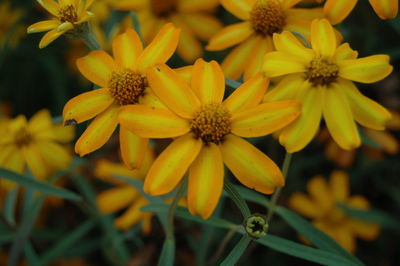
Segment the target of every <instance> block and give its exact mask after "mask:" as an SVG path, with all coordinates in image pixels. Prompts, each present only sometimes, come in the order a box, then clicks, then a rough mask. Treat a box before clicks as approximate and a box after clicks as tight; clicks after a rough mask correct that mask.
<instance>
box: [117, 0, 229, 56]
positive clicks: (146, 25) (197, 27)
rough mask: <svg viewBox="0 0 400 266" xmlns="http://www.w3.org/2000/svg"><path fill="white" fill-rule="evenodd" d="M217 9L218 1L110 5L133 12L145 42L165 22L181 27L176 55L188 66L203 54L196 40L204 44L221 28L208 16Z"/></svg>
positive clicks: (145, 1) (167, 0)
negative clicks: (136, 16) (135, 14)
mask: <svg viewBox="0 0 400 266" xmlns="http://www.w3.org/2000/svg"><path fill="white" fill-rule="evenodd" d="M217 6H218V0H203V1H188V0H143V1H137V0H119V1H115V4H114V7H115V8H116V9H121V10H133V11H135V12H136V13H137V15H138V19H139V22H140V25H141V29H142V34H143V39H144V41H145V43H149V42H150V41H151V40H152V39H153V37H154V35H155V33H156V32H157V31H158V30H159V29H160V28H161V27H162V26H163V25H164V24H165V23H167V22H172V23H173V24H174V25H175V26H176V27H178V28H181V29H182V32H181V38H180V41H179V44H178V48H177V53H178V54H179V55H180V57H182V59H183V60H185V61H187V62H190V63H192V62H193V61H194V60H195V59H197V58H199V57H201V56H202V55H203V48H202V45H201V42H200V40H202V41H208V39H209V38H210V37H211V36H212V35H213V34H214V33H216V32H217V31H218V30H220V29H221V28H222V25H221V23H220V22H219V21H218V20H217V19H216V18H215V16H213V15H212V10H214V9H215V8H216V7H217Z"/></svg>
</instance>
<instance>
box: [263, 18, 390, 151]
mask: <svg viewBox="0 0 400 266" xmlns="http://www.w3.org/2000/svg"><path fill="white" fill-rule="evenodd" d="M274 45H275V47H276V49H277V51H275V52H270V53H267V54H266V55H265V58H264V60H265V61H264V66H263V70H264V72H265V74H266V76H267V77H278V76H283V78H282V80H281V81H280V82H279V83H278V84H277V86H276V87H275V88H274V89H273V90H271V91H270V92H268V93H267V94H266V98H265V100H266V101H276V100H282V99H298V100H299V101H300V102H301V103H302V112H301V115H300V117H299V119H297V120H296V121H295V122H294V123H293V124H291V125H290V126H289V127H287V128H285V129H284V130H283V131H282V133H281V134H280V136H279V141H280V143H281V144H282V145H284V146H285V147H286V149H287V151H288V152H296V151H299V150H301V149H302V148H304V147H305V146H306V145H307V144H308V143H309V142H310V141H311V140H312V139H313V137H314V136H315V134H316V133H317V131H318V129H319V124H320V120H321V117H322V116H323V118H324V120H325V123H326V125H327V127H328V129H329V132H330V133H331V135H332V137H333V139H334V140H335V141H336V142H337V143H338V144H339V146H341V147H342V148H343V149H347V150H348V149H352V148H356V147H358V146H359V145H360V137H359V134H358V131H357V127H356V123H355V121H357V122H358V123H359V124H361V125H362V126H365V127H369V128H372V129H376V130H383V129H384V128H385V123H386V122H387V121H388V120H389V119H390V117H391V115H390V113H389V112H388V111H387V110H386V109H385V108H384V107H382V106H381V105H379V104H378V103H376V102H375V101H372V100H371V99H369V98H367V97H365V96H364V95H362V94H361V93H360V92H359V90H358V89H357V87H356V86H355V85H354V84H353V82H352V81H356V82H362V83H372V82H376V81H379V80H381V79H383V78H385V77H386V76H388V75H389V74H390V73H391V72H392V69H393V67H392V66H391V65H390V64H389V56H387V55H373V56H368V57H364V58H357V52H356V51H353V50H352V49H351V48H350V46H349V44H348V43H344V44H341V45H339V44H337V39H336V37H335V33H334V31H333V28H332V26H331V25H330V24H329V22H328V21H327V20H326V19H322V20H319V19H316V20H314V21H313V23H312V25H311V47H312V48H311V49H310V48H306V47H304V46H303V44H301V43H300V42H299V41H298V40H297V39H296V37H295V36H294V35H293V34H292V33H290V32H287V31H285V32H283V33H282V34H275V35H274Z"/></svg>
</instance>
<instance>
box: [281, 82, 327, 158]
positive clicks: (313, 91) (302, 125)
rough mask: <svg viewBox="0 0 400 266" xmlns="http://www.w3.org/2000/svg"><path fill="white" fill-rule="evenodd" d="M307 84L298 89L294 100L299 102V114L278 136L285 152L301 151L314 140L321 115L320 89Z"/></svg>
mask: <svg viewBox="0 0 400 266" xmlns="http://www.w3.org/2000/svg"><path fill="white" fill-rule="evenodd" d="M307 84H309V83H308V82H305V83H304V84H303V87H300V88H299V93H298V95H297V96H296V99H297V100H299V101H300V102H301V106H302V107H301V114H300V116H299V118H297V120H296V121H295V122H293V123H292V124H291V125H289V126H288V127H286V128H285V129H284V130H283V131H282V133H281V134H280V135H279V142H280V144H282V145H283V146H285V148H286V151H287V152H290V153H293V152H297V151H299V150H301V149H303V148H304V147H305V146H306V145H307V144H308V143H310V141H311V140H312V139H313V138H314V136H315V134H316V133H317V131H318V129H319V124H320V121H321V115H322V90H323V89H322V88H310V87H308V86H307Z"/></svg>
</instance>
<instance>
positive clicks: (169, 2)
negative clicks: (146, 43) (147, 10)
mask: <svg viewBox="0 0 400 266" xmlns="http://www.w3.org/2000/svg"><path fill="white" fill-rule="evenodd" d="M150 6H151V9H152V11H153V13H154V15H156V16H157V17H159V18H165V17H169V15H171V13H173V12H175V11H176V9H177V1H176V0H150Z"/></svg>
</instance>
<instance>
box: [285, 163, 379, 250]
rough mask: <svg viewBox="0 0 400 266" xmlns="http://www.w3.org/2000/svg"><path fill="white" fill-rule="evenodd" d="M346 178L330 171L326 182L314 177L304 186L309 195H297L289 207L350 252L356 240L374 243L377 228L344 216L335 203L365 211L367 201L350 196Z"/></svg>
mask: <svg viewBox="0 0 400 266" xmlns="http://www.w3.org/2000/svg"><path fill="white" fill-rule="evenodd" d="M349 187H350V185H349V178H348V176H347V174H346V173H345V172H341V171H335V172H332V174H331V177H330V179H329V183H327V182H326V181H325V179H324V178H323V177H322V176H317V177H314V178H312V179H310V181H309V182H308V184H307V191H308V194H309V195H306V194H304V193H300V192H296V193H294V194H292V196H291V197H290V198H289V206H290V208H292V209H294V210H295V211H297V212H299V213H300V214H302V215H304V216H306V217H309V218H311V219H312V223H313V224H314V225H315V226H316V227H317V228H319V229H320V230H321V231H323V232H325V233H326V234H328V235H329V236H331V237H332V238H333V239H335V240H336V241H337V242H338V243H339V244H340V245H341V246H343V247H344V248H345V249H347V250H348V251H350V252H354V251H355V250H356V242H355V240H356V237H360V238H362V239H365V240H373V239H375V238H376V237H378V234H379V226H378V225H376V224H372V223H369V222H365V221H362V220H358V219H356V218H352V217H350V216H348V215H346V214H345V213H344V211H343V210H342V209H341V208H340V207H339V206H337V204H345V205H347V206H349V207H351V208H356V209H360V210H366V209H368V208H369V205H370V204H369V202H368V201H367V199H365V198H364V197H363V196H360V195H352V196H350V188H349Z"/></svg>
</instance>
